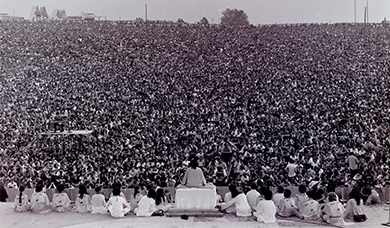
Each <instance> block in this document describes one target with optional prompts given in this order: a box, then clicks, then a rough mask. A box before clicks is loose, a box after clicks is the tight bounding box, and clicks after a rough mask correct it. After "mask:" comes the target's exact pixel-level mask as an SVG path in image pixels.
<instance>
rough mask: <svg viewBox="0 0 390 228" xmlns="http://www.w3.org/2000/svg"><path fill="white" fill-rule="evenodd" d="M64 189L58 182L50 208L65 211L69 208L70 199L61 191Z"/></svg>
mask: <svg viewBox="0 0 390 228" xmlns="http://www.w3.org/2000/svg"><path fill="white" fill-rule="evenodd" d="M64 189H65V187H64V185H62V184H60V185H58V186H57V192H58V193H54V195H53V201H52V204H51V207H52V210H53V211H56V212H65V211H68V210H70V199H69V196H68V194H66V193H65V192H63V191H64Z"/></svg>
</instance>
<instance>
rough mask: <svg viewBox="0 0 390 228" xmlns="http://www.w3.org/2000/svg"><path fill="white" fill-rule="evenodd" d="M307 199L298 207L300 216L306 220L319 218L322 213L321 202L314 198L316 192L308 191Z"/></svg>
mask: <svg viewBox="0 0 390 228" xmlns="http://www.w3.org/2000/svg"><path fill="white" fill-rule="evenodd" d="M307 197H308V198H307V200H306V201H305V202H303V203H302V204H301V207H300V208H298V217H300V218H301V219H305V220H310V219H318V218H319V217H320V215H321V209H320V204H319V203H318V201H316V200H314V197H315V192H313V191H308V192H307Z"/></svg>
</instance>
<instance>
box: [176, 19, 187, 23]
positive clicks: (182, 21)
mask: <svg viewBox="0 0 390 228" xmlns="http://www.w3.org/2000/svg"><path fill="white" fill-rule="evenodd" d="M176 23H178V24H185V23H186V22H185V21H184V20H183V19H181V18H179V19H177V21H176Z"/></svg>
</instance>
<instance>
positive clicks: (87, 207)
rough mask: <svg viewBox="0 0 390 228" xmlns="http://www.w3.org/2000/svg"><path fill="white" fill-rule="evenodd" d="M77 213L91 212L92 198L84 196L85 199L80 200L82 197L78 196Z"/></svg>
mask: <svg viewBox="0 0 390 228" xmlns="http://www.w3.org/2000/svg"><path fill="white" fill-rule="evenodd" d="M74 209H75V211H76V212H80V213H84V212H89V211H91V209H92V208H91V197H90V196H89V195H87V194H84V195H83V198H82V199H81V198H80V195H77V198H76V202H75V207H74Z"/></svg>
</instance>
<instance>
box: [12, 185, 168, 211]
mask: <svg viewBox="0 0 390 228" xmlns="http://www.w3.org/2000/svg"><path fill="white" fill-rule="evenodd" d="M24 190H25V187H24V186H21V187H20V188H19V195H17V196H16V197H15V201H14V210H15V211H17V212H25V211H31V212H33V213H48V212H51V211H54V212H66V211H72V212H79V213H85V212H90V213H92V214H105V213H110V214H111V216H112V217H115V218H120V217H124V216H126V215H127V214H128V213H129V212H131V211H132V212H134V213H135V215H136V216H152V215H153V216H154V215H156V216H162V215H163V214H164V211H167V210H168V209H169V208H170V207H172V206H173V205H172V204H170V203H169V202H168V201H170V200H169V198H168V197H167V192H166V191H164V189H162V188H157V189H154V188H150V189H148V190H147V189H146V188H145V187H143V188H140V187H137V188H135V189H134V194H133V195H131V198H130V200H129V201H128V200H127V199H126V196H125V195H124V194H123V192H121V185H120V184H116V185H115V186H114V188H113V190H112V193H111V195H110V198H109V199H108V201H106V198H105V196H104V195H103V194H101V193H100V191H101V187H100V186H98V187H96V188H95V194H93V195H92V197H90V196H89V194H88V191H87V188H86V187H85V185H80V186H79V192H78V194H77V198H76V200H75V202H74V204H73V203H72V202H71V200H70V199H69V196H68V194H67V193H65V192H63V191H64V186H63V185H58V186H57V193H55V194H54V195H53V200H52V202H50V200H49V197H48V195H47V194H46V193H45V189H44V187H43V185H37V186H36V188H35V189H34V192H33V194H32V195H31V199H30V200H29V198H28V196H27V194H25V193H24Z"/></svg>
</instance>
